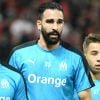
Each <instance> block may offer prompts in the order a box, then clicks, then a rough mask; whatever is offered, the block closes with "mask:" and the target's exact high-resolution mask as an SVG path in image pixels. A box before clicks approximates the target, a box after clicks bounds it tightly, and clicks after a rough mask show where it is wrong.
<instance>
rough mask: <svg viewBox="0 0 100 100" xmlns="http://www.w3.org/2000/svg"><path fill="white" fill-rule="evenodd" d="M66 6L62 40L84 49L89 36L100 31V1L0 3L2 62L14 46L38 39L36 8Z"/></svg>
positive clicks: (12, 0)
mask: <svg viewBox="0 0 100 100" xmlns="http://www.w3.org/2000/svg"><path fill="white" fill-rule="evenodd" d="M47 1H55V2H58V3H59V4H61V5H62V6H63V9H64V14H65V26H64V30H63V33H62V39H63V40H64V41H65V42H69V43H70V44H71V45H73V46H75V47H76V48H78V49H79V50H82V42H83V40H84V38H85V36H86V35H88V34H89V33H96V32H100V28H99V23H100V0H0V60H1V61H4V62H5V61H6V59H7V57H8V55H9V53H10V51H11V50H12V48H13V47H15V46H17V45H19V44H22V43H25V42H28V41H31V40H35V39H37V38H38V37H39V32H38V30H37V28H36V18H37V9H38V7H39V5H40V4H41V3H43V2H47Z"/></svg>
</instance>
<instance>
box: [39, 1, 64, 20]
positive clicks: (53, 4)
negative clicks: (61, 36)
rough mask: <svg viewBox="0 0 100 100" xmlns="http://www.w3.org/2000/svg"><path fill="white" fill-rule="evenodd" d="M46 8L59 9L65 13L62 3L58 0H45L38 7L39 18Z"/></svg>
mask: <svg viewBox="0 0 100 100" xmlns="http://www.w3.org/2000/svg"><path fill="white" fill-rule="evenodd" d="M46 9H57V10H59V11H61V12H62V13H63V14H64V11H63V8H62V6H61V5H60V4H58V3H56V2H45V3H42V4H41V5H40V7H39V9H38V19H41V18H42V15H43V13H44V11H45V10H46Z"/></svg>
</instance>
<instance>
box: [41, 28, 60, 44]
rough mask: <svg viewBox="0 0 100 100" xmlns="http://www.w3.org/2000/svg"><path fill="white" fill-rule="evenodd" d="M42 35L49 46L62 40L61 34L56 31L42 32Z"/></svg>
mask: <svg viewBox="0 0 100 100" xmlns="http://www.w3.org/2000/svg"><path fill="white" fill-rule="evenodd" d="M41 32H42V35H43V37H44V39H45V41H46V43H47V44H49V45H54V44H57V43H58V42H59V41H60V39H61V34H59V33H58V32H57V31H56V30H53V31H52V32H49V33H47V32H46V31H45V30H44V29H42V30H41ZM50 35H57V37H56V38H55V37H50Z"/></svg>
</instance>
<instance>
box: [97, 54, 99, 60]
mask: <svg viewBox="0 0 100 100" xmlns="http://www.w3.org/2000/svg"><path fill="white" fill-rule="evenodd" d="M97 62H100V54H99V55H98V57H97Z"/></svg>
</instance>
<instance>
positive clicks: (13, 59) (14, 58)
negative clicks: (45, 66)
mask: <svg viewBox="0 0 100 100" xmlns="http://www.w3.org/2000/svg"><path fill="white" fill-rule="evenodd" d="M19 56H20V55H19V54H17V53H16V52H13V53H12V55H10V57H9V60H8V64H9V65H11V66H13V67H15V68H16V69H18V70H19V71H20V70H21V65H20V64H21V62H20V61H21V60H20V57H19Z"/></svg>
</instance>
